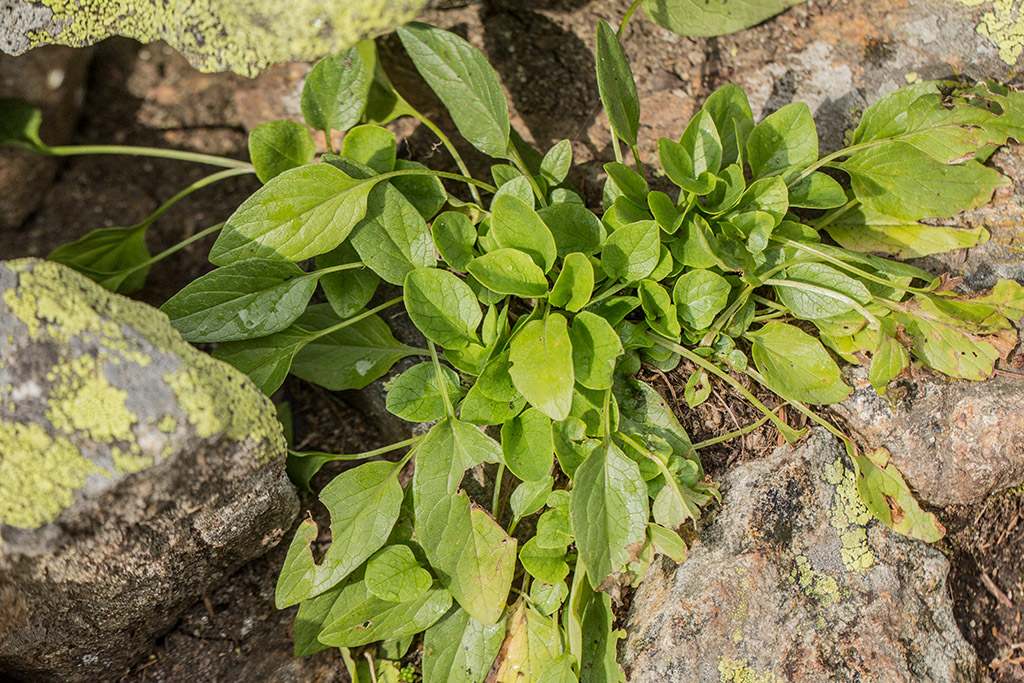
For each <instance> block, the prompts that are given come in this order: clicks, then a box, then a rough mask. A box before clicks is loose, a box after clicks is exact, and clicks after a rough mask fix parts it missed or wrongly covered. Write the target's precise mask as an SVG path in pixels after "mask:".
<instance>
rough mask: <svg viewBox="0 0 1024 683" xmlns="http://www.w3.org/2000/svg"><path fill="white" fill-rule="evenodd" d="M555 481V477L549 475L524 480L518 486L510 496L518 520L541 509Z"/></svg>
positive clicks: (513, 513)
mask: <svg viewBox="0 0 1024 683" xmlns="http://www.w3.org/2000/svg"><path fill="white" fill-rule="evenodd" d="M554 483H555V480H554V478H553V477H551V476H550V475H548V476H546V477H543V478H541V479H538V480H536V481H524V482H523V483H521V484H520V485H519V486H517V487H516V490H515V491H513V492H512V496H511V497H510V498H509V504H510V505H511V507H512V516H513V517H514V518H515V519H517V520H518V519H522V518H523V517H526V516H528V515H532V514H534V513H535V512H538V511H540V509H541V508H542V507H544V503H545V502H547V499H548V494H549V493H551V487H552V485H554Z"/></svg>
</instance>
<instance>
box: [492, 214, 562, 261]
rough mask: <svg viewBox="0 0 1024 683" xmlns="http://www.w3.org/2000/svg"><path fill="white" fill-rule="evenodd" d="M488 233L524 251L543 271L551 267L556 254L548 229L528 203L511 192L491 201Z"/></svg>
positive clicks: (499, 241) (505, 243)
mask: <svg viewBox="0 0 1024 683" xmlns="http://www.w3.org/2000/svg"><path fill="white" fill-rule="evenodd" d="M491 234H492V235H494V239H495V240H497V242H498V245H499V246H502V247H506V248H509V249H518V250H520V251H523V252H526V253H527V254H529V255H530V257H531V258H532V259H533V260H534V261H535V262H536V263H537V265H538V266H540V267H541V268H542V269H543V270H544V272H545V273H546V272H548V271H549V270H551V267H552V266H553V265H555V258H556V257H557V256H558V249H557V248H556V246H555V240H554V237H553V236H552V234H551V230H549V229H548V226H547V225H545V224H544V221H543V220H541V217H540V216H539V215H538V214H537V212H536V211H534V210H533V209H532V208H531V207H530V206H529V205H527V204H525V203H523V202H522V201H521V200H519V199H516V198H515V197H512V196H503V197H499V198H498V199H497V200H496V201H495V202H494V214H493V216H491Z"/></svg>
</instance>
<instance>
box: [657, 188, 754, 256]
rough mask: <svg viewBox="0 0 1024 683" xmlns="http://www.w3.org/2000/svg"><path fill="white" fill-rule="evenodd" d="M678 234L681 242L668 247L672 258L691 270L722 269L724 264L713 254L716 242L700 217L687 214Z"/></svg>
mask: <svg viewBox="0 0 1024 683" xmlns="http://www.w3.org/2000/svg"><path fill="white" fill-rule="evenodd" d="M737 199H738V198H737ZM679 234H680V236H681V237H682V240H676V241H673V242H672V243H671V244H670V245H669V246H670V249H671V250H672V255H673V257H674V258H675V259H676V260H678V261H679V262H680V263H682V264H683V265H686V266H689V267H691V268H712V267H714V266H719V267H724V265H725V264H724V263H722V261H721V259H720V258H719V257H718V256H717V255H716V254H715V249H716V248H717V247H718V240H717V239H716V238H715V235H714V233H713V232H712V230H711V226H710V225H708V222H707V221H706V220H704V218H703V217H702V216H700V215H698V214H696V213H690V214H687V216H686V219H685V220H684V221H683V226H682V228H681V229H680V231H679Z"/></svg>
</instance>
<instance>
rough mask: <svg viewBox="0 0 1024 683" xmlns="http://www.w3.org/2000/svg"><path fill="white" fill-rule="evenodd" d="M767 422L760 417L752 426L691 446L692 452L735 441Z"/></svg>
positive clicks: (766, 418)
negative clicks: (731, 440)
mask: <svg viewBox="0 0 1024 683" xmlns="http://www.w3.org/2000/svg"><path fill="white" fill-rule="evenodd" d="M782 405H785V404H782ZM781 407H782V406H781V405H780V406H779V408H781ZM779 408H776V409H775V410H778V409H779ZM775 410H773V411H772V412H773V413H774V412H775ZM767 421H768V416H767V415H765V416H764V417H762V418H761V419H760V420H758V421H757V422H754V423H753V424H749V425H747V426H746V427H742V428H740V429H737V430H735V431H732V432H729V433H728V434H721V435H719V436H716V437H714V438H711V439H708V440H706V441H699V442H697V443H695V444H693V448H694V450H700V449H701V448H707V447H708V446H714V445H715V444H716V443H722V442H723V441H728V440H730V439H735V438H736V437H739V436H743V435H744V434H749V433H750V432H752V431H754V430H755V429H757V428H758V427H760V426H761V425H763V424H764V423H765V422H767Z"/></svg>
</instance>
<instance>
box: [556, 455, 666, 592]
mask: <svg viewBox="0 0 1024 683" xmlns="http://www.w3.org/2000/svg"><path fill="white" fill-rule="evenodd" d="M569 506H570V508H569V509H570V513H571V516H572V530H573V535H574V536H575V537H576V546H577V548H578V549H579V553H580V560H581V561H582V562H583V566H584V567H586V570H587V578H588V579H589V580H590V584H591V585H592V586H594V587H595V588H596V587H597V586H600V585H601V584H602V583H603V582H604V580H605V579H606V578H607V577H608V576H609V575H611V574H612V573H613V572H617V571H619V570H620V569H622V567H624V566H625V564H626V562H628V561H629V557H630V553H631V552H632V551H634V550H637V549H639V547H640V546H641V545H643V542H644V533H645V530H646V527H647V518H648V515H649V509H648V507H647V486H646V485H645V484H644V480H643V477H641V476H640V470H639V469H638V468H637V465H636V463H635V462H633V461H632V460H630V459H629V458H628V457H626V454H625V453H623V452H622V451H621V450H620V449H619V447H618V446H616V445H615V444H614V443H612V442H611V441H605V442H603V443H602V444H601V445H600V446H598V447H597V449H595V450H594V451H593V452H592V453H591V454H590V455H589V456H587V459H586V460H584V461H583V464H581V465H580V466H579V467H578V468H577V469H576V474H575V477H574V479H573V488H572V497H571V500H570V503H569ZM545 583H553V582H552V581H546V582H545Z"/></svg>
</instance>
